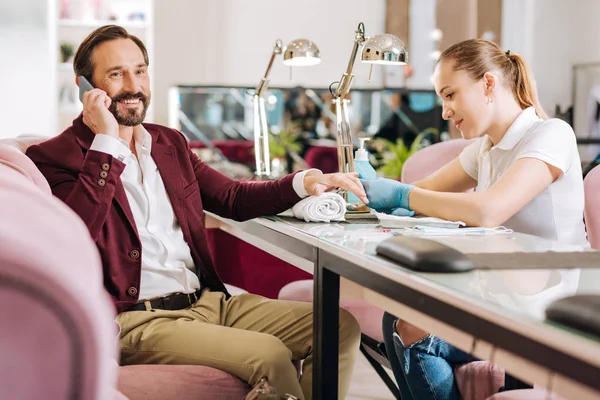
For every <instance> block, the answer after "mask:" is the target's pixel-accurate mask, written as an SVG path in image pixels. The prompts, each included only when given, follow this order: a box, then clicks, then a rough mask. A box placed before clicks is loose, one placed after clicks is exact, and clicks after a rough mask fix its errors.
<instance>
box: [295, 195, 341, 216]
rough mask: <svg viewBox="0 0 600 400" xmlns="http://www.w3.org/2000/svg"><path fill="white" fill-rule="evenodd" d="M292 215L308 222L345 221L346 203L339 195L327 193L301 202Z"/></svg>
mask: <svg viewBox="0 0 600 400" xmlns="http://www.w3.org/2000/svg"><path fill="white" fill-rule="evenodd" d="M292 213H293V214H294V217H296V218H298V219H303V220H305V221H306V222H330V221H344V220H345V218H344V215H346V201H345V200H344V198H343V197H342V196H340V195H339V194H337V193H331V192H326V193H323V194H321V195H320V196H310V197H307V198H305V199H302V200H300V201H299V202H298V203H296V205H295V206H294V207H293V208H292Z"/></svg>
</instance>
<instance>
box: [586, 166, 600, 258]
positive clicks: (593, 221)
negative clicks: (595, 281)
mask: <svg viewBox="0 0 600 400" xmlns="http://www.w3.org/2000/svg"><path fill="white" fill-rule="evenodd" d="M599 167H600V166H598V167H595V168H594V169H592V170H591V171H590V172H589V173H588V174H587V175H586V176H585V179H584V180H583V185H584V191H585V208H584V212H583V214H584V217H585V228H586V230H587V235H588V240H589V242H590V244H591V245H592V247H593V248H594V249H600V168H599Z"/></svg>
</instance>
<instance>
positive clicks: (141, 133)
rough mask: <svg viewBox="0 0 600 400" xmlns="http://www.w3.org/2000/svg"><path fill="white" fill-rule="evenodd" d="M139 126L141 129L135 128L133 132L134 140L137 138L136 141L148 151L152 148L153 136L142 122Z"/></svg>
mask: <svg viewBox="0 0 600 400" xmlns="http://www.w3.org/2000/svg"><path fill="white" fill-rule="evenodd" d="M138 126H139V129H138V130H135V131H134V133H133V140H135V142H136V143H139V144H140V145H141V146H142V148H144V149H146V150H148V151H150V150H152V136H150V134H149V133H148V131H147V130H146V128H144V126H143V125H142V124H140V125H138Z"/></svg>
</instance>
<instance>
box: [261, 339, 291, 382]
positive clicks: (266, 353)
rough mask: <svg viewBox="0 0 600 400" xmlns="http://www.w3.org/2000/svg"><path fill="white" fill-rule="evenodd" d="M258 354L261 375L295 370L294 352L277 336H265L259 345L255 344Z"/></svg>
mask: <svg viewBox="0 0 600 400" xmlns="http://www.w3.org/2000/svg"><path fill="white" fill-rule="evenodd" d="M253 346H255V348H256V350H257V352H258V354H257V360H258V364H259V365H258V367H259V368H258V369H259V370H260V372H261V373H263V374H267V373H268V372H269V371H278V370H281V369H285V368H294V366H293V364H292V352H291V351H290V349H288V348H287V347H286V346H285V344H283V342H282V341H281V340H279V339H278V338H276V337H275V336H271V335H266V334H265V335H264V337H262V338H261V340H260V342H259V343H256V342H255V343H254V344H253ZM259 378H260V377H259Z"/></svg>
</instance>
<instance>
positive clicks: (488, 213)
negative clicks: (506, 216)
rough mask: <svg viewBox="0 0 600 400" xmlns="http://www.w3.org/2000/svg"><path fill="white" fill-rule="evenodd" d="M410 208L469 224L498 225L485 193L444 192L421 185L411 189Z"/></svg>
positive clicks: (420, 212) (428, 214)
mask: <svg viewBox="0 0 600 400" xmlns="http://www.w3.org/2000/svg"><path fill="white" fill-rule="evenodd" d="M408 200H409V203H410V208H411V209H412V210H414V211H416V212H417V214H423V215H427V216H430V217H437V218H442V219H446V220H449V221H463V222H465V223H466V224H467V225H469V226H497V225H498V224H501V223H502V222H498V221H495V219H494V217H493V206H492V205H491V204H489V201H488V199H487V196H486V194H485V193H478V192H470V193H442V192H434V191H431V190H425V189H421V188H419V187H416V188H414V189H413V190H411V191H410V194H409V197H408Z"/></svg>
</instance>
